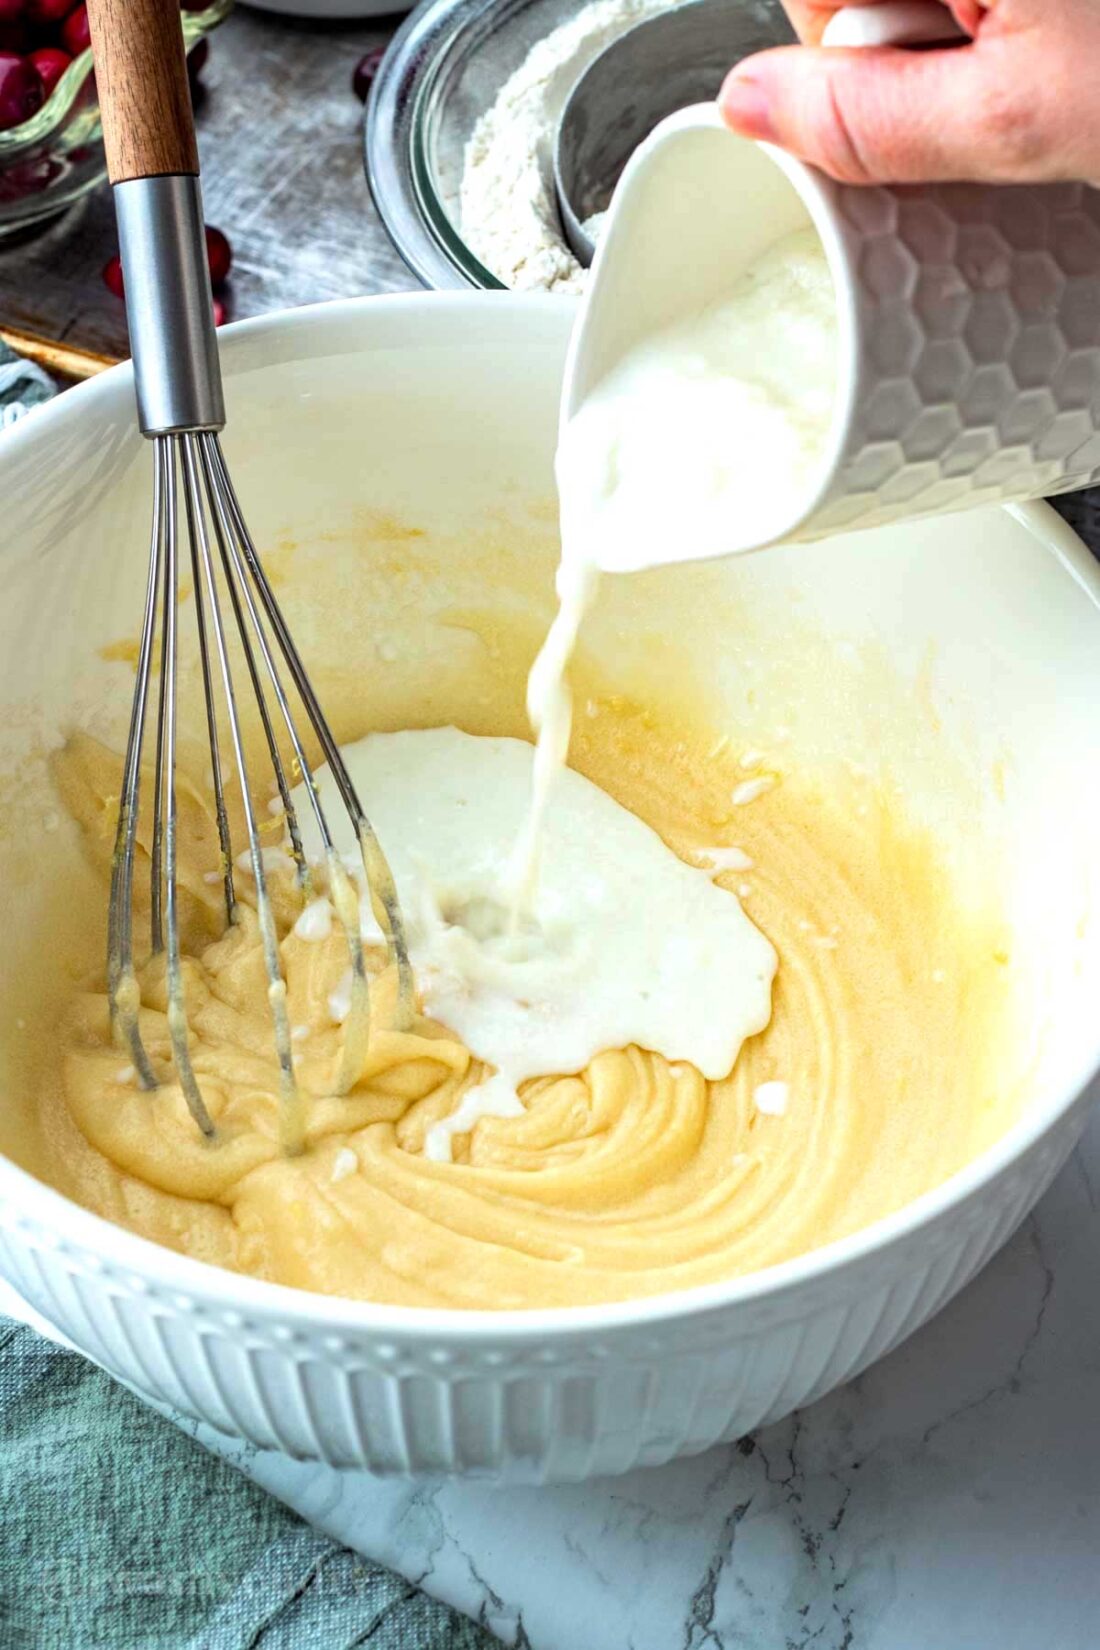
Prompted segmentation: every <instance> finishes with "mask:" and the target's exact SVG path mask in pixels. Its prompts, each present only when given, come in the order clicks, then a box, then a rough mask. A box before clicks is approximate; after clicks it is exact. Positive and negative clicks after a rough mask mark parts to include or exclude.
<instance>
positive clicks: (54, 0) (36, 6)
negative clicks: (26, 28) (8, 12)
mask: <svg viewBox="0 0 1100 1650" xmlns="http://www.w3.org/2000/svg"><path fill="white" fill-rule="evenodd" d="M72 9H73V0H26V12H27V18H28V20H29V21H30V22H31V23H34V24H35V25H37V26H38V27H39V28H49V27H50V25H51V24H53V23H60V21H61V19H62V18H63V17H64V16H65V15H66V14H67V13H68V12H70V11H72Z"/></svg>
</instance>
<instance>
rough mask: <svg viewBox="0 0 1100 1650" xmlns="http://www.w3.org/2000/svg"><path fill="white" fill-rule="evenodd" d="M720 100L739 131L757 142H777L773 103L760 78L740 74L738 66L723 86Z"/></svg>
mask: <svg viewBox="0 0 1100 1650" xmlns="http://www.w3.org/2000/svg"><path fill="white" fill-rule="evenodd" d="M718 101H719V104H720V106H721V109H722V114H723V117H724V118H725V120H726V123H727V125H729V126H732V127H733V129H734V131H735V132H740V133H741V136H742V137H748V138H755V139H756V140H757V142H762V143H774V141H775V127H774V126H773V125H772V116H771V105H770V103H769V100H768V95H767V92H766V91H765V90H764V88H763V86H761V84H760V82H759V81H758V80H753V79H752V78H751V77H750V76H749V75H745V74H738V73H737V72H736V70H735V71H734V73H733V74H731V75H730V76H729V78H728V79H727V81H726V84H725V85H724V86H723V87H722V94H721V97H720V98H719V100H718Z"/></svg>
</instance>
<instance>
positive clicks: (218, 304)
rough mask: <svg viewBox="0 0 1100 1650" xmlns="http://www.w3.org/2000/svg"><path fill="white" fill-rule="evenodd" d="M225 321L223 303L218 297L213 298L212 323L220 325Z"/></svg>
mask: <svg viewBox="0 0 1100 1650" xmlns="http://www.w3.org/2000/svg"><path fill="white" fill-rule="evenodd" d="M224 321H225V305H224V304H223V303H222V301H221V299H220V298H215V299H214V325H215V326H216V327H220V326H221V325H222V324H223V323H224Z"/></svg>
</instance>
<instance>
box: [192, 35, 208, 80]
mask: <svg viewBox="0 0 1100 1650" xmlns="http://www.w3.org/2000/svg"><path fill="white" fill-rule="evenodd" d="M209 56H210V42H209V40H207V38H206V36H205V35H203V37H202V39H201V40H196V41H195V44H194V45H193V46H192V47H191V50H190V51H189V52H188V54H187V73H188V74H189V75H190V77H191V79H192V80H193V81H194V80H197V79H198V78H199V76H200V75H201V74H202V71H203V70H204V69H205V67H206V59H207V58H208V57H209Z"/></svg>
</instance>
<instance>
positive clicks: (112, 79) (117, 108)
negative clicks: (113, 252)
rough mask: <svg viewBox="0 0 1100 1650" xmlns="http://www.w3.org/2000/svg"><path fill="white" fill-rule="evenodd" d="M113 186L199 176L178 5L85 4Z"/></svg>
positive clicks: (169, 0) (111, 0)
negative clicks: (174, 176) (173, 176)
mask: <svg viewBox="0 0 1100 1650" xmlns="http://www.w3.org/2000/svg"><path fill="white" fill-rule="evenodd" d="M87 3H88V23H89V25H90V28H91V35H92V53H93V56H94V58H95V73H96V86H97V88H98V91H99V106H100V111H101V114H102V118H103V144H104V148H105V149H106V151H107V172H108V176H109V177H110V179H111V182H112V183H125V182H126V181H128V180H129V179H131V178H156V177H164V176H166V175H170V174H173V173H191V174H196V175H197V173H198V170H199V152H198V148H197V147H196V144H195V126H194V121H193V119H192V114H191V92H190V89H189V87H188V84H187V57H186V54H185V52H184V46H183V29H182V26H181V23H180V10H179V0H87Z"/></svg>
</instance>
